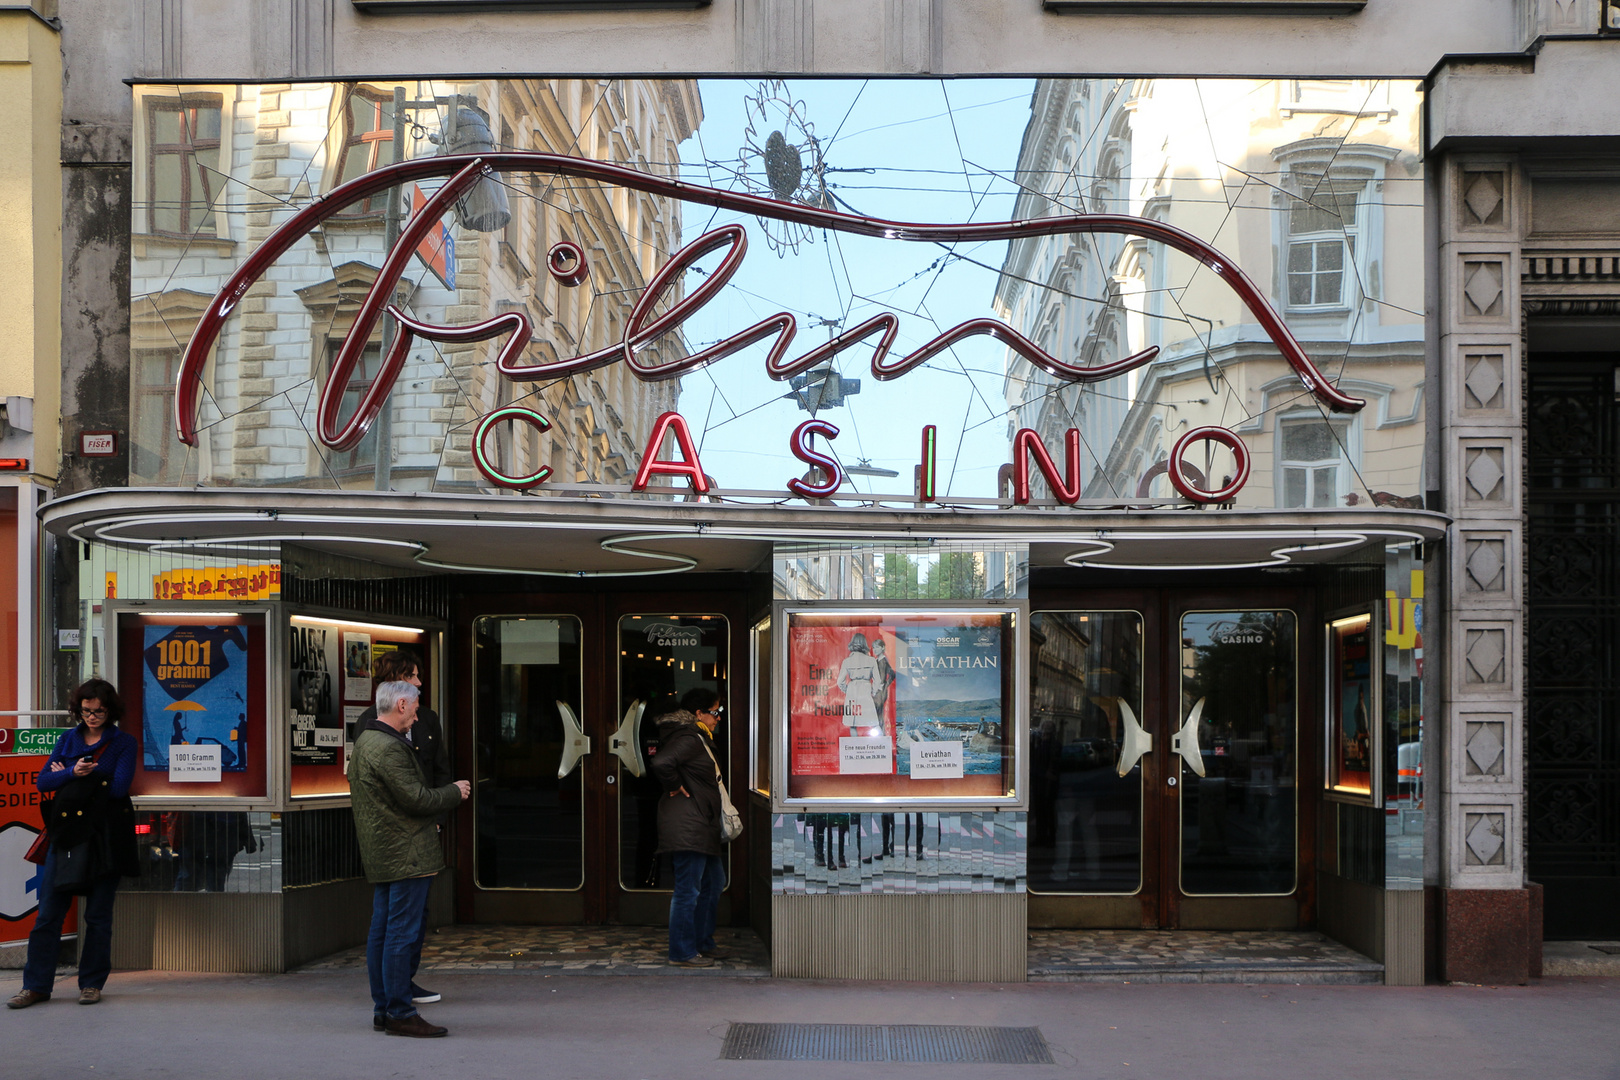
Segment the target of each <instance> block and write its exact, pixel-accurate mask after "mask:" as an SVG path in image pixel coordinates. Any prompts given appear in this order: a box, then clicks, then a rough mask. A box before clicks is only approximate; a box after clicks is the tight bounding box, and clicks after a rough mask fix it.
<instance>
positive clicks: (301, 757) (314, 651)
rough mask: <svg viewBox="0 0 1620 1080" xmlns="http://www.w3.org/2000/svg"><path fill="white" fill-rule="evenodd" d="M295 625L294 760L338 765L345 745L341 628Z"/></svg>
mask: <svg viewBox="0 0 1620 1080" xmlns="http://www.w3.org/2000/svg"><path fill="white" fill-rule="evenodd" d="M291 629H292V647H291V650H290V656H291V663H290V672H289V674H290V676H291V683H290V685H289V687H288V693H289V695H290V697H289V699H288V700H289V701H290V702H291V711H292V763H293V764H294V765H336V764H337V763H338V754H339V752H340V751H341V750H342V749H343V709H342V707H341V704H342V703H341V702H339V701H338V674H339V670H338V632H337V630H336V629H334V628H332V627H326V626H298V625H294V626H293V627H292V628H291Z"/></svg>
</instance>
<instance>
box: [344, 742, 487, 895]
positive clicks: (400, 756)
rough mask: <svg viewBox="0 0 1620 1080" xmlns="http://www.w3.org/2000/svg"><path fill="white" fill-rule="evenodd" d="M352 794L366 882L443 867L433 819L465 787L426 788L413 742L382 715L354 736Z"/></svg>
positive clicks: (401, 877)
mask: <svg viewBox="0 0 1620 1080" xmlns="http://www.w3.org/2000/svg"><path fill="white" fill-rule="evenodd" d="M349 796H350V799H351V801H352V803H353V805H354V828H355V831H356V832H357V833H358V834H359V836H360V861H361V862H362V863H364V864H365V867H366V880H367V881H370V882H371V883H372V884H383V883H385V882H389V881H403V880H404V879H406V878H413V877H421V876H422V875H424V874H433V873H437V872H438V871H440V870H443V869H444V853H443V851H442V849H441V848H440V847H439V831H438V829H437V828H435V822H436V820H437V818H438V816H439V815H440V814H442V813H444V812H445V811H447V810H451V809H453V808H454V807H456V806H457V805H458V804H459V803H460V802H461V792H460V791H458V790H457V789H456V786H455V785H454V784H446V785H445V786H444V787H441V788H430V787H428V786H427V783H426V782H425V781H424V779H423V776H422V766H421V765H420V764H419V763H418V761H417V757H416V753H415V752H414V751H413V750H412V749H411V744H410V743H408V742H406V741H405V737H404V736H403V735H400V734H399V733H398V732H396V731H395V730H394V729H393V728H391V727H389V726H388V725H387V724H384V723H382V722H381V721H379V720H372V721H369V722H368V723H367V724H366V725H365V727H364V728H363V729H362V730H361V732H360V737H359V738H358V739H356V740H355V743H354V753H353V755H352V756H351V757H350V758H349Z"/></svg>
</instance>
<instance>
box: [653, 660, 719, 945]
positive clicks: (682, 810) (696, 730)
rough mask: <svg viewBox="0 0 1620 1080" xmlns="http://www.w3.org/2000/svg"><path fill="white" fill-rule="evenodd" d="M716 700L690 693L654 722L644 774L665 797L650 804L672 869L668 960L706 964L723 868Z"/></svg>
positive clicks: (698, 692) (710, 695)
mask: <svg viewBox="0 0 1620 1080" xmlns="http://www.w3.org/2000/svg"><path fill="white" fill-rule="evenodd" d="M722 711H723V710H722V707H721V705H720V695H718V694H716V693H715V692H714V691H713V690H706V689H702V688H699V689H697V690H690V691H688V692H687V693H686V695H685V696H684V697H682V698H681V708H680V709H679V710H678V711H676V712H673V713H670V714H669V715H667V716H664V717H661V718H660V719H659V722H658V729H659V734H660V735H661V739H660V741H659V743H658V753H657V754H655V755H653V759H652V771H653V775H654V776H655V777H657V779H658V783H659V784H660V785H661V786H662V787H663V789H664V792H665V798H663V799H661V800H660V801H659V804H658V851H659V853H660V854H662V853H664V852H668V853H669V855H670V858H671V861H672V862H673V863H674V864H675V892H674V894H673V895H672V896H671V897H670V898H669V962H670V963H672V964H678V965H680V966H682V967H710V966H712V965H713V964H714V954H715V947H714V924H715V917H716V913H717V912H718V910H719V907H720V890H721V888H722V887H723V886H724V884H725V868H724V866H723V865H722V864H721V861H720V772H719V765H718V764H717V761H718V755H717V754H715V753H714V745H713V744H714V731H715V729H716V728H717V727H719V726H720V714H721V712H722Z"/></svg>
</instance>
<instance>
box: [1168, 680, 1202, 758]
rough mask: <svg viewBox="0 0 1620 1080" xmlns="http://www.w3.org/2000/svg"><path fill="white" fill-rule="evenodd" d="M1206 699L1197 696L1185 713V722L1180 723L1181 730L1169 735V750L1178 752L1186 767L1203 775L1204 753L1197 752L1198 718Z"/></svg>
mask: <svg viewBox="0 0 1620 1080" xmlns="http://www.w3.org/2000/svg"><path fill="white" fill-rule="evenodd" d="M1208 700H1209V699H1208V698H1199V699H1198V701H1197V703H1196V704H1194V705H1193V707H1192V712H1191V713H1189V714H1188V715H1187V722H1186V723H1185V724H1182V725H1181V730H1180V731H1178V732H1176V733H1175V734H1174V735H1172V736H1170V751H1171V752H1172V753H1175V754H1180V755H1181V760H1183V761H1185V762H1186V763H1187V768H1189V769H1191V770H1192V771H1193V772H1195V773H1197V774H1198V775H1199V776H1203V775H1204V755H1203V754H1201V753H1199V752H1198V718H1199V717H1200V716H1202V715H1204V702H1206V701H1208Z"/></svg>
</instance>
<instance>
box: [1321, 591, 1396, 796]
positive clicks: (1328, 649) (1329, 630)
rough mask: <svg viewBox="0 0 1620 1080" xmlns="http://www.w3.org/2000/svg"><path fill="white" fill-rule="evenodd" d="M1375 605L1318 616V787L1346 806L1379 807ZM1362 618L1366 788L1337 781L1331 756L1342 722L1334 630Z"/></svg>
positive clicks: (1380, 707) (1380, 686)
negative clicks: (1365, 647)
mask: <svg viewBox="0 0 1620 1080" xmlns="http://www.w3.org/2000/svg"><path fill="white" fill-rule="evenodd" d="M1379 606H1380V605H1378V604H1372V603H1366V604H1355V605H1352V606H1350V607H1344V608H1338V609H1335V610H1333V611H1330V612H1328V613H1327V615H1326V616H1325V617H1324V618H1323V620H1322V675H1323V679H1322V790H1323V794H1324V797H1325V798H1327V799H1328V800H1329V801H1332V802H1339V803H1346V804H1349V805H1352V806H1383V805H1384V803H1383V794H1384V792H1383V788H1384V785H1383V771H1384V770H1383V768H1382V765H1381V763H1382V762H1383V760H1384V630H1383V622H1382V620H1381V619H1380V618H1379V610H1378V609H1379ZM1363 618H1365V619H1366V620H1367V637H1368V656H1367V678H1368V684H1369V685H1368V691H1367V694H1368V697H1369V698H1370V699H1371V702H1370V708H1369V709H1368V710H1367V723H1368V725H1369V728H1370V730H1369V732H1368V739H1367V744H1368V751H1367V753H1368V765H1369V766H1370V769H1369V772H1370V776H1369V778H1368V784H1367V787H1368V790H1367V791H1361V790H1359V789H1357V788H1352V787H1345V786H1343V785H1341V784H1339V783H1338V776H1337V772H1336V769H1335V765H1336V762H1335V760H1334V748H1335V745H1336V743H1337V734H1338V732H1339V731H1340V730H1341V729H1342V726H1343V717H1342V716H1341V715H1340V713H1341V707H1342V702H1341V701H1340V700H1339V698H1340V694H1339V654H1338V646H1339V628H1340V627H1343V626H1345V625H1346V624H1349V623H1353V622H1355V621H1356V620H1358V619H1363Z"/></svg>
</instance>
